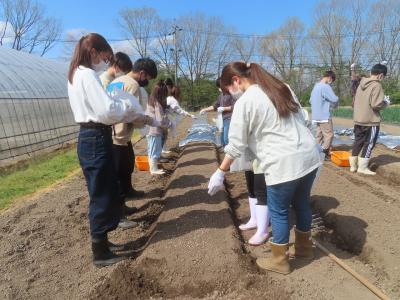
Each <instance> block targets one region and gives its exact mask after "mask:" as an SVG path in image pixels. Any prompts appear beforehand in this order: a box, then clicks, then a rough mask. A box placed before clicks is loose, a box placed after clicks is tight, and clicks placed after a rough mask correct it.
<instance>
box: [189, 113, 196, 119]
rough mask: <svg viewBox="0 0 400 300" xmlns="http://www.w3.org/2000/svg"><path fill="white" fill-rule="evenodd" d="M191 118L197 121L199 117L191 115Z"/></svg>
mask: <svg viewBox="0 0 400 300" xmlns="http://www.w3.org/2000/svg"><path fill="white" fill-rule="evenodd" d="M189 117H191V118H192V119H197V117H196V116H195V115H191V114H189Z"/></svg>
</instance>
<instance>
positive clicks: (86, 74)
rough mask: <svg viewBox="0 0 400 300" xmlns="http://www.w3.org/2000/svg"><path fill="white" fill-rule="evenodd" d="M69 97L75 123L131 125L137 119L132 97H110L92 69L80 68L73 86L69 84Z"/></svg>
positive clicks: (76, 72) (74, 78)
mask: <svg viewBox="0 0 400 300" xmlns="http://www.w3.org/2000/svg"><path fill="white" fill-rule="evenodd" d="M68 97H69V102H70V105H71V109H72V112H73V114H74V118H75V122H77V123H86V122H95V123H102V124H106V125H112V124H116V123H130V122H131V121H132V120H134V119H135V118H136V112H135V105H136V103H135V101H132V97H126V98H118V97H115V98H113V97H110V96H109V95H107V93H106V91H105V90H104V89H103V86H102V84H101V82H100V79H99V76H97V74H96V72H95V71H93V70H92V69H90V68H86V67H83V66H79V67H78V68H77V69H76V71H75V74H74V77H73V82H72V84H71V83H70V82H68Z"/></svg>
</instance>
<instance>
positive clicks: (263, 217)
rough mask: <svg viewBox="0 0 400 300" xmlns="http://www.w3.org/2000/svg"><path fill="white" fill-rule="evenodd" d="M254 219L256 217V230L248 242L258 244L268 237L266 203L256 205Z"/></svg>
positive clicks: (253, 244)
mask: <svg viewBox="0 0 400 300" xmlns="http://www.w3.org/2000/svg"><path fill="white" fill-rule="evenodd" d="M256 219H257V231H256V233H255V234H254V235H253V236H252V237H251V238H250V239H249V244H250V245H252V246H259V245H262V244H264V243H265V242H266V240H267V239H268V237H269V232H268V223H269V218H268V206H267V205H256Z"/></svg>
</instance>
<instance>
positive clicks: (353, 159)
mask: <svg viewBox="0 0 400 300" xmlns="http://www.w3.org/2000/svg"><path fill="white" fill-rule="evenodd" d="M357 161H358V156H350V157H349V162H350V172H353V173H354V172H356V171H357V167H358V166H357Z"/></svg>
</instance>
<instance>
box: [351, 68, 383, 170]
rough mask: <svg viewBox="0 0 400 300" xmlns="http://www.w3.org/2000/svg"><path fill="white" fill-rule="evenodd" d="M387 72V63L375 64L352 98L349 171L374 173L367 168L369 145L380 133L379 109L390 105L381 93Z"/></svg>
mask: <svg viewBox="0 0 400 300" xmlns="http://www.w3.org/2000/svg"><path fill="white" fill-rule="evenodd" d="M386 74H387V67H386V66H385V65H382V64H376V65H375V66H373V67H372V69H371V77H369V78H362V79H361V82H360V85H359V86H358V88H357V93H356V96H355V99H354V113H353V120H354V143H353V147H352V153H351V156H350V158H349V161H350V171H351V172H356V171H357V172H358V173H362V174H366V175H375V174H376V173H375V172H372V171H371V170H370V169H369V168H368V163H369V159H370V157H371V153H372V149H374V147H375V144H376V141H377V139H378V136H379V128H380V122H381V115H380V111H381V110H382V109H383V108H385V107H386V106H388V105H390V99H389V97H388V96H385V95H384V93H383V87H382V84H381V81H382V80H383V79H384V78H385V76H386Z"/></svg>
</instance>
